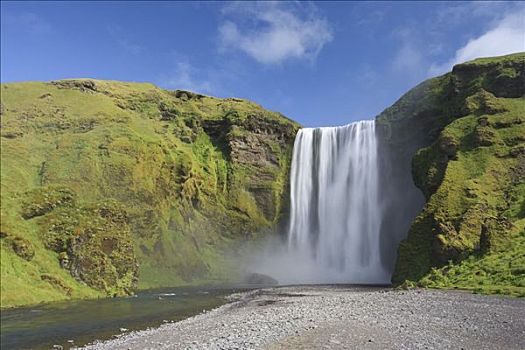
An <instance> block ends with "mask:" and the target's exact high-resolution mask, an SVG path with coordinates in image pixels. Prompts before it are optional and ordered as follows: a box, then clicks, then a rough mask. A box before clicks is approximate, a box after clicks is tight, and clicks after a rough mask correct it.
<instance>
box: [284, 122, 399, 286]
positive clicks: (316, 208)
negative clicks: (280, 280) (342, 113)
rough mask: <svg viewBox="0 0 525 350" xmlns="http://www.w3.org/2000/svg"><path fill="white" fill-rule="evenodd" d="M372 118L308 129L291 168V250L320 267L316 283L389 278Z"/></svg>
mask: <svg viewBox="0 0 525 350" xmlns="http://www.w3.org/2000/svg"><path fill="white" fill-rule="evenodd" d="M378 168H379V167H378V157H377V139H376V133H375V122H374V121H360V122H356V123H352V124H349V125H346V126H341V127H323V128H306V129H302V130H300V131H299V133H298V134H297V136H296V139H295V144H294V151H293V160H292V170H291V179H290V181H291V215H290V227H289V232H288V250H289V252H290V253H294V254H296V255H300V256H302V257H303V258H307V259H308V260H309V261H310V262H311V263H312V266H316V268H317V269H319V270H320V271H324V272H322V273H321V274H322V278H318V282H344V283H388V282H389V279H390V274H389V273H388V272H387V271H386V270H385V269H384V268H383V265H382V263H381V250H380V228H381V215H382V213H381V205H380V201H379V174H378V172H379V169H378Z"/></svg>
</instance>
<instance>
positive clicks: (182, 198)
mask: <svg viewBox="0 0 525 350" xmlns="http://www.w3.org/2000/svg"><path fill="white" fill-rule="evenodd" d="M0 88H1V93H2V106H3V111H2V135H3V137H2V138H1V146H2V169H1V170H2V172H1V196H2V198H1V199H2V218H4V217H6V218H8V220H9V221H10V222H12V223H13V226H14V227H15V228H16V230H15V231H16V234H17V235H18V236H20V237H21V238H23V239H26V240H27V241H28V242H30V243H31V244H32V245H33V247H34V249H35V259H33V260H31V261H30V262H28V264H29V265H27V266H26V265H24V266H19V265H17V264H18V262H17V261H15V260H14V258H13V259H11V255H15V254H14V252H13V250H12V249H11V248H10V246H9V245H4V244H2V247H3V248H2V249H4V248H5V252H7V253H4V254H3V255H4V256H5V261H6V263H4V256H3V260H2V261H3V262H2V264H3V265H2V269H3V270H2V285H5V286H13V288H14V285H15V284H14V283H12V281H13V280H14V279H17V277H16V275H17V271H18V272H20V271H23V272H24V274H23V275H24V278H23V279H21V280H20V283H19V284H17V286H18V288H24V287H21V286H26V287H27V288H26V289H28V290H30V289H31V287H30V286H33V285H34V286H38V285H40V284H41V283H43V281H42V279H41V278H40V275H41V273H40V274H37V273H33V272H32V271H34V270H42V272H43V273H49V274H51V275H53V276H59V277H60V278H61V279H63V280H64V281H65V283H66V284H67V285H68V286H69V287H70V288H72V292H71V293H70V294H69V295H67V294H66V293H64V292H63V291H62V292H61V289H60V288H52V286H51V285H50V284H49V282H46V284H45V285H46V288H47V286H49V293H48V294H46V295H42V296H41V298H42V301H44V300H56V299H60V298H69V297H78V296H79V295H80V294H82V295H88V294H89V295H94V294H93V293H91V292H87V291H86V289H85V284H87V285H88V286H90V287H91V289H92V290H93V291H96V292H97V293H98V292H99V291H103V292H104V293H107V294H110V295H114V294H116V295H120V294H125V293H130V292H131V291H132V290H133V289H135V288H136V287H138V288H148V287H160V286H174V285H182V284H189V283H202V282H209V281H214V280H218V279H222V280H224V279H226V278H228V277H229V276H230V275H231V272H232V270H233V269H234V268H235V266H232V265H231V264H230V262H229V261H228V259H226V258H225V257H224V254H223V253H222V252H223V251H224V250H225V249H232V247H235V245H236V244H237V242H238V241H239V240H242V239H245V238H248V237H255V236H257V235H260V234H261V232H265V231H267V230H269V229H271V228H272V227H274V226H275V225H276V224H277V223H278V221H279V219H280V217H281V215H282V208H284V207H285V206H286V203H285V202H286V200H287V198H286V186H287V178H288V171H289V166H290V161H291V154H292V153H291V150H292V145H293V140H294V137H295V133H296V131H297V130H298V128H299V125H298V124H296V123H295V122H293V121H291V120H289V119H287V118H285V117H283V116H282V115H281V114H279V113H275V112H271V111H267V110H265V109H263V108H262V107H260V106H258V105H256V104H255V103H252V102H250V101H246V100H240V99H218V98H213V97H208V96H204V95H199V94H196V93H192V92H188V91H180V90H177V91H166V90H162V89H159V88H157V87H155V86H154V85H151V84H137V83H125V82H116V81H102V80H94V79H69V80H61V81H54V82H51V83H39V82H35V83H12V84H11V83H9V84H2V85H1V87H0ZM6 135H7V136H8V135H12V136H13V137H11V136H9V137H7V136H6ZM107 199H109V200H111V203H113V204H111V206H110V207H111V208H112V209H110V210H109V212H110V213H112V214H111V215H112V216H111V217H105V216H104V214H103V213H102V212H101V209H100V208H98V206H101V205H102V206H104V205H106V204H107V203H108V202H106V200H107ZM97 208H98V209H97ZM119 208H120V209H119ZM123 208H124V209H125V210H124V211H125V217H126V219H125V220H124V219H122V220H121V221H119V220H120V219H119V220H117V221H115V220H116V219H115V217H114V216H113V214H116V213H118V212H120V210H121V209H123ZM123 215H124V214H123ZM3 252H4V250H3ZM15 256H16V255H15ZM37 256H38V257H39V258H38V259H36V257H37ZM16 258H17V259H19V258H18V256H16ZM36 260H38V261H36ZM136 263H138V264H139V266H138V268H137V265H136ZM4 265H5V267H4ZM60 266H62V267H60ZM57 268H58V269H59V270H57ZM90 271H91V272H90ZM25 272H27V274H25ZM30 272H31V273H30ZM64 272H67V274H68V275H69V276H70V277H71V278H72V280H70V279H69V277H64V275H63V273H64ZM18 275H20V273H18ZM20 276H21V275H20ZM137 276H138V282H137ZM17 280H18V279H17ZM75 281H76V282H75ZM96 295H98V294H96ZM17 298H18V299H17ZM29 301H33V298H29V297H28V296H27V295H20V296H17V294H16V293H15V291H14V290H10V289H8V287H5V288H4V287H3V289H2V303H3V305H4V304H6V305H7V306H9V305H14V304H17V305H19V304H23V303H24V302H29Z"/></svg>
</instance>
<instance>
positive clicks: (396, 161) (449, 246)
mask: <svg viewBox="0 0 525 350" xmlns="http://www.w3.org/2000/svg"><path fill="white" fill-rule="evenodd" d="M524 95H525V54H515V55H510V56H504V57H499V58H487V59H479V60H475V61H472V62H467V63H464V64H460V65H457V66H455V67H454V69H453V71H452V72H451V73H449V74H445V75H444V76H441V77H438V78H434V79H431V80H429V81H426V82H424V83H423V84H421V85H419V86H418V87H416V88H415V89H414V90H412V91H410V92H408V93H407V94H406V95H405V96H403V97H402V98H401V99H400V100H399V101H398V102H396V104H394V105H393V106H392V107H390V108H389V109H387V110H386V111H385V112H383V113H382V114H381V115H380V116H379V117H378V123H379V124H380V125H382V128H383V129H387V130H388V133H385V137H384V141H383V144H384V145H385V148H388V149H390V151H388V152H390V157H389V158H387V159H386V160H385V163H387V164H389V166H390V167H391V168H393V169H394V171H396V172H397V176H399V175H402V174H404V176H405V177H407V176H408V175H409V174H410V172H411V173H412V174H413V178H414V183H415V185H416V186H417V187H418V188H419V189H421V191H422V192H423V194H424V196H425V199H426V204H425V205H424V207H423V209H422V211H420V212H419V214H417V210H414V211H413V212H412V215H413V216H416V214H417V216H416V217H415V219H414V221H413V222H412V224H411V226H410V229H409V231H408V237H407V238H406V239H405V240H403V241H402V242H401V243H400V245H399V250H398V257H397V262H396V268H395V271H394V275H393V281H394V282H395V283H401V282H403V281H405V280H407V279H408V280H412V281H417V282H418V283H420V284H421V285H425V286H433V287H440V286H441V287H451V286H456V287H460V288H470V289H480V290H482V291H489V292H494V291H500V292H504V293H512V294H514V293H517V294H520V293H523V294H525V291H523V287H524V286H525V285H523V283H524V282H525V276H524V275H523V274H522V273H519V272H518V271H519V269H518V270H516V271H517V272H513V271H514V267H513V266H514V264H515V263H513V264H510V265H508V264H507V261H512V260H513V259H515V253H516V252H517V251H518V250H520V249H521V250H523V249H524V248H525V246H524V245H523V244H524V243H525V242H524V237H523V232H524V231H525V227H524V221H523V217H524V216H523V210H522V209H520V208H522V207H523V203H524V202H525V190H524V187H523V182H522V180H518V181H513V180H511V179H512V178H513V174H514V173H515V171H516V170H515V169H518V168H519V167H520V165H519V163H520V161H519V160H517V159H516V158H515V156H516V155H517V154H519V151H518V150H519V149H520V147H522V146H523V145H524V143H523V142H524V140H523V138H522V137H521V136H519V135H525V129H524V127H523V126H522V125H523V122H524V121H525V115H524V114H523V111H524V110H525V105H524V102H523V101H524V100H523V96H524ZM497 125H498V126H499V125H501V126H503V125H505V127H501V128H500V127H496V126H497ZM414 199H417V194H415V192H414V191H413V188H412V189H410V186H408V191H407V192H405V194H404V195H402V196H400V197H399V203H398V204H400V205H402V203H401V202H404V201H411V200H414ZM394 207H395V206H394ZM522 260H523V259H521V260H519V259H518V262H517V264H518V265H519V264H521V265H523V264H525V261H522ZM519 261H521V262H519ZM506 264H507V265H506ZM498 265H501V266H498ZM516 273H518V274H517V275H516ZM510 276H512V277H510ZM520 288H522V289H521V292H519V290H520Z"/></svg>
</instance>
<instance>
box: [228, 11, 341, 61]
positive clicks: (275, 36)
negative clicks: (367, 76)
mask: <svg viewBox="0 0 525 350" xmlns="http://www.w3.org/2000/svg"><path fill="white" fill-rule="evenodd" d="M294 5H295V6H292V5H290V4H289V3H285V4H283V3H266V2H265V3H236V4H234V5H229V6H227V7H226V8H225V10H224V11H223V13H224V14H225V15H226V17H228V18H229V19H228V20H226V21H224V22H223V23H222V24H221V25H220V26H219V36H220V40H221V46H222V49H223V50H227V49H235V50H239V51H242V52H244V53H245V54H247V55H249V56H250V57H252V58H253V59H255V60H256V61H258V62H260V63H263V64H279V63H282V62H284V61H287V60H290V59H306V60H313V59H315V58H316V57H317V55H318V54H319V52H320V51H321V50H322V48H323V47H324V45H325V44H327V43H328V42H330V41H331V40H332V38H333V36H332V31H331V29H330V26H329V25H328V22H327V21H326V20H325V19H323V18H321V17H320V16H319V15H318V14H317V12H316V10H315V8H313V7H312V6H309V7H304V6H300V4H297V3H296V4H294Z"/></svg>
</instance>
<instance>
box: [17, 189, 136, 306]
mask: <svg viewBox="0 0 525 350" xmlns="http://www.w3.org/2000/svg"><path fill="white" fill-rule="evenodd" d="M76 197H77V196H76V193H75V192H74V191H73V190H71V189H69V188H66V187H42V188H39V189H37V190H33V191H30V192H28V193H27V194H26V200H25V207H24V213H26V214H28V215H24V216H23V217H24V219H25V220H31V219H33V218H35V217H37V216H38V217H40V218H38V219H37V220H39V224H40V227H41V232H40V234H41V237H42V239H43V241H44V244H45V245H46V247H47V248H49V249H51V250H53V251H55V252H57V253H59V264H60V266H61V267H62V268H64V269H66V270H68V271H69V272H70V273H71V275H72V276H73V277H74V278H76V279H77V280H79V281H81V282H83V283H85V284H87V285H88V286H90V287H92V288H94V289H97V290H101V291H104V292H106V293H107V294H108V295H111V296H117V295H129V294H132V293H133V291H134V289H135V288H136V284H137V275H138V265H137V261H136V257H135V253H134V249H133V239H132V233H131V230H130V220H129V217H128V215H127V213H126V211H125V210H124V209H123V208H122V207H121V206H120V205H119V204H118V203H117V202H115V201H102V202H99V203H96V204H93V205H88V206H81V205H78V204H77V202H76ZM29 214H31V215H29ZM12 242H13V250H14V251H15V252H16V254H17V255H19V256H21V257H23V258H24V259H26V260H31V259H32V258H33V256H34V254H35V253H34V249H33V248H32V245H31V244H30V242H28V241H26V240H24V239H21V238H17V239H14V240H12ZM46 276H47V275H46ZM46 280H47V281H48V282H50V283H52V284H53V285H63V283H62V284H60V283H59V284H57V283H56V281H57V280H56V278H54V279H53V278H51V277H49V278H47V279H46ZM70 292H71V291H70V290H69V291H68V294H69V293H70Z"/></svg>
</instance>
